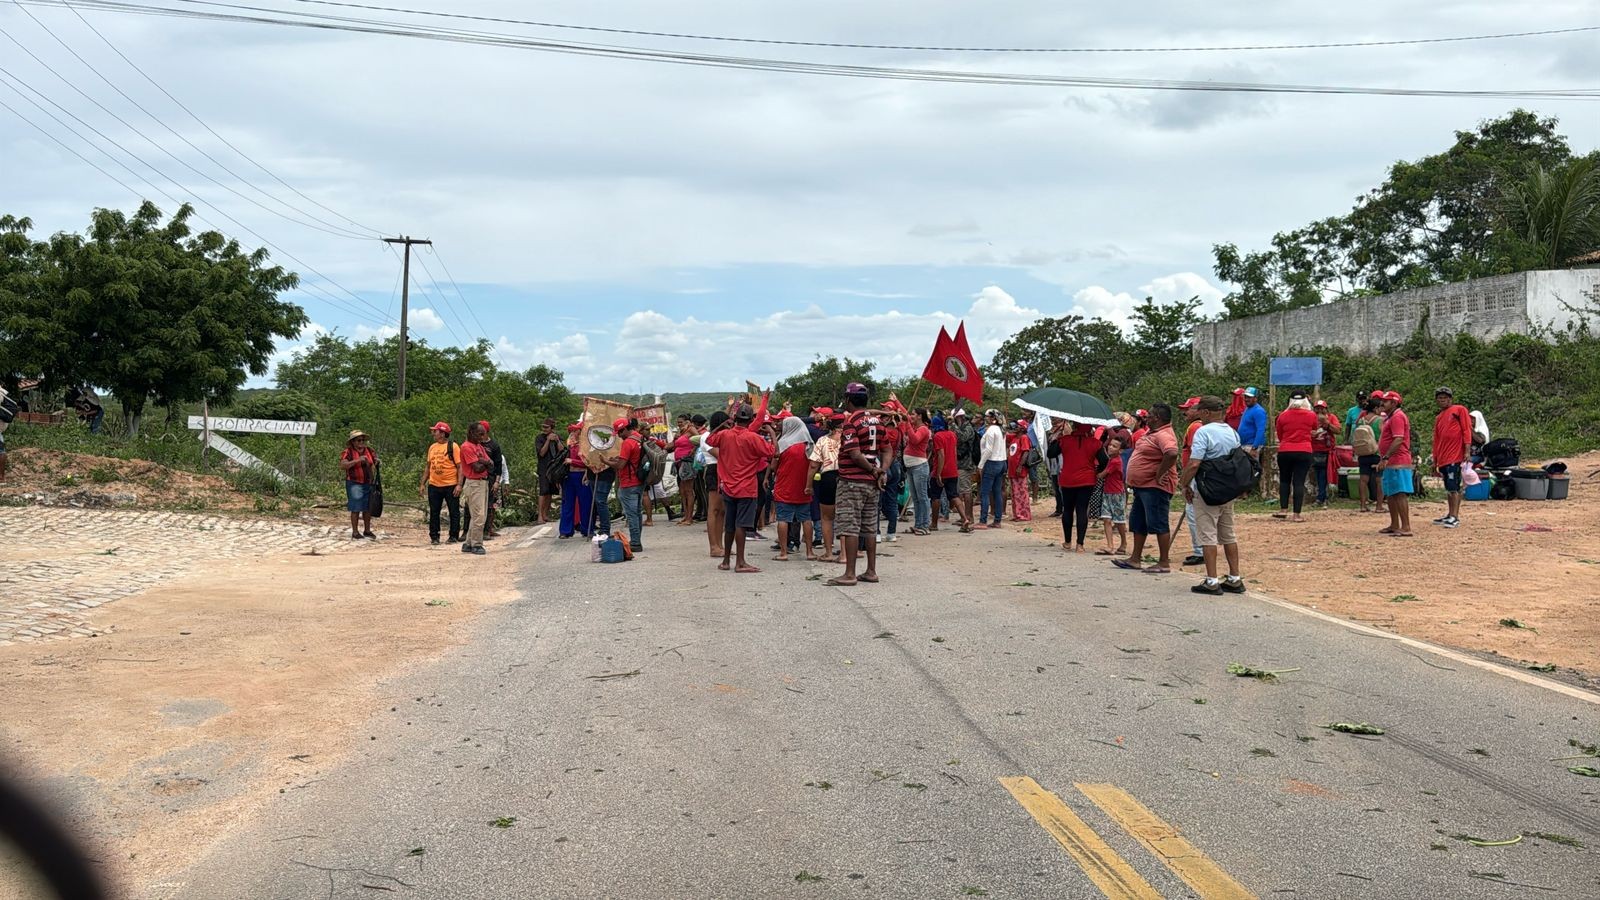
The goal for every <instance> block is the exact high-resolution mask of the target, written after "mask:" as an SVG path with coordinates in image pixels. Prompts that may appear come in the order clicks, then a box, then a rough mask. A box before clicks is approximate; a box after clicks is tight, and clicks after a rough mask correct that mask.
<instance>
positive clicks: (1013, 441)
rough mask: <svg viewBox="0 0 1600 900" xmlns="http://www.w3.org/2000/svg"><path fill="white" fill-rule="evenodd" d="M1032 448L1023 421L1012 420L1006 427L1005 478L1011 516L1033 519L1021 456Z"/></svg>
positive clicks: (1025, 470)
mask: <svg viewBox="0 0 1600 900" xmlns="http://www.w3.org/2000/svg"><path fill="white" fill-rule="evenodd" d="M1032 448H1033V441H1032V440H1030V439H1029V438H1028V432H1027V431H1026V430H1025V428H1024V425H1023V423H1021V422H1012V423H1011V425H1010V426H1009V427H1007V429H1006V479H1007V480H1008V481H1010V482H1011V518H1013V519H1015V520H1016V521H1018V522H1032V521H1033V498H1032V497H1030V496H1029V495H1028V467H1027V466H1025V465H1023V464H1022V458H1023V456H1024V455H1025V454H1027V452H1028V451H1029V450H1031V449H1032Z"/></svg>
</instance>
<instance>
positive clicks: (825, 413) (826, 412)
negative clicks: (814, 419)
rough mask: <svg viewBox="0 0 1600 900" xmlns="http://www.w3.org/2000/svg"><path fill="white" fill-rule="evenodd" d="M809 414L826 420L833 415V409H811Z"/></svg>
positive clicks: (819, 407)
mask: <svg viewBox="0 0 1600 900" xmlns="http://www.w3.org/2000/svg"><path fill="white" fill-rule="evenodd" d="M811 414H812V415H813V416H822V417H823V418H827V417H828V416H831V415H833V407H831V406H817V407H813V408H812V410H811Z"/></svg>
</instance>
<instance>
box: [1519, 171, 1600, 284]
mask: <svg viewBox="0 0 1600 900" xmlns="http://www.w3.org/2000/svg"><path fill="white" fill-rule="evenodd" d="M1503 199H1504V206H1503V217H1504V220H1505V226H1506V228H1507V229H1508V231H1509V232H1510V234H1511V236H1513V237H1514V239H1515V240H1516V242H1517V243H1518V244H1519V245H1520V249H1521V250H1523V251H1524V252H1525V253H1526V254H1527V255H1526V256H1525V260H1526V261H1527V263H1528V265H1529V266H1530V267H1534V268H1545V269H1554V268H1558V267H1560V266H1562V265H1564V264H1566V263H1567V262H1568V261H1569V260H1572V259H1574V258H1576V257H1578V256H1581V255H1583V254H1585V253H1588V252H1589V251H1592V250H1595V249H1596V248H1600V169H1597V168H1596V166H1595V158H1594V157H1593V156H1589V157H1585V158H1583V159H1576V160H1573V161H1572V162H1569V163H1567V164H1566V165H1564V166H1561V167H1559V168H1556V169H1554V170H1551V169H1546V168H1545V167H1544V166H1543V165H1535V166H1533V167H1531V168H1530V169H1529V170H1528V174H1527V177H1526V178H1524V179H1523V180H1522V181H1520V182H1517V183H1514V184H1511V185H1509V186H1508V187H1507V188H1506V191H1505V195H1504V198H1503Z"/></svg>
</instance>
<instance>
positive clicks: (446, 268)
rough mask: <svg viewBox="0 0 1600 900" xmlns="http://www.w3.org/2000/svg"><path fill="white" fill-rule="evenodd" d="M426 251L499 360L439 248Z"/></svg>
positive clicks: (486, 330)
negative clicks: (437, 264)
mask: <svg viewBox="0 0 1600 900" xmlns="http://www.w3.org/2000/svg"><path fill="white" fill-rule="evenodd" d="M428 251H429V252H430V253H432V254H433V258H434V259H437V260H438V261H439V267H440V268H441V269H443V270H444V276H445V277H446V278H448V279H450V286H451V287H452V288H455V292H456V296H457V297H460V298H461V305H462V306H463V307H465V308H466V310H467V313H468V315H470V316H472V321H473V323H474V324H476V325H477V326H478V333H479V334H481V335H483V336H484V337H485V338H488V339H489V342H490V343H489V347H490V349H491V350H492V351H493V352H494V355H495V358H496V359H500V350H499V347H498V346H497V344H496V343H495V341H494V339H493V338H490V337H489V330H488V329H487V328H484V327H483V323H482V322H481V321H479V320H478V313H477V311H476V310H474V309H473V308H472V305H471V304H469V303H468V302H467V296H466V295H465V294H463V293H461V285H459V284H456V277H455V276H454V275H451V274H450V267H449V266H448V265H445V261H444V257H443V256H440V255H439V248H438V247H433V246H430V247H429V248H428ZM430 274H431V273H430ZM504 362H505V360H503V359H501V364H502V365H503V364H504Z"/></svg>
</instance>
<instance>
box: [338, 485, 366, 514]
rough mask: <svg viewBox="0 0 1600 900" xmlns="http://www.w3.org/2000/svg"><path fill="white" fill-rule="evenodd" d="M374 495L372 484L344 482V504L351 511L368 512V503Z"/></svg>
mask: <svg viewBox="0 0 1600 900" xmlns="http://www.w3.org/2000/svg"><path fill="white" fill-rule="evenodd" d="M371 497H372V485H370V484H357V483H356V482H354V481H346V482H345V483H344V501H345V502H344V506H345V509H348V510H350V511H351V512H366V511H367V504H368V502H370V499H371Z"/></svg>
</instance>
